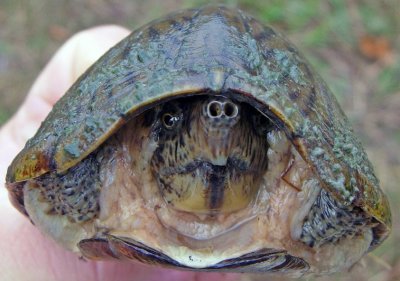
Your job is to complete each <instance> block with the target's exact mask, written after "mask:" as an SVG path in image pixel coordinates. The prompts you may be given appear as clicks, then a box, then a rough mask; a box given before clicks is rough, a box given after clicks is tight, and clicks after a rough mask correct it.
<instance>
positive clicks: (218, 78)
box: [6, 7, 391, 247]
mask: <svg viewBox="0 0 400 281" xmlns="http://www.w3.org/2000/svg"><path fill="white" fill-rule="evenodd" d="M204 92H207V93H208V94H209V95H218V94H220V93H226V92H232V93H235V95H236V98H237V99H242V100H244V101H246V102H249V103H250V104H251V105H253V106H254V107H255V108H257V109H258V110H259V111H261V112H263V113H265V114H266V115H267V116H268V117H269V118H270V119H271V120H273V121H274V122H275V123H276V124H277V126H280V127H281V128H282V129H283V130H284V131H285V133H286V135H287V138H288V139H289V140H290V141H291V142H292V143H293V145H294V146H295V147H296V148H297V150H298V152H299V153H300V155H301V157H302V158H303V159H304V160H305V161H306V162H307V163H308V165H309V166H310V167H311V169H312V170H313V171H314V172H315V174H316V175H318V177H319V179H320V181H321V184H322V186H323V188H324V189H325V190H326V191H327V192H328V193H330V194H331V195H333V196H334V197H335V198H336V199H337V200H339V201H340V202H341V203H342V204H344V205H352V206H357V207H359V208H361V209H362V210H364V212H365V213H366V214H367V215H368V216H369V217H372V218H373V219H374V220H375V221H376V226H375V227H374V229H373V232H374V241H373V243H372V246H371V247H374V246H375V245H378V244H379V243H380V242H381V241H383V240H384V239H385V238H386V237H387V235H388V233H389V230H390V227H391V214H390V209H389V205H388V201H387V198H386V196H385V195H384V194H383V192H382V190H381V189H380V188H379V183H378V180H377V178H376V177H375V175H374V171H373V168H372V165H371V163H370V162H369V160H368V158H367V155H366V153H365V151H364V149H363V147H362V146H361V144H360V141H359V140H358V139H357V137H356V136H355V135H354V132H353V130H352V128H351V126H350V124H349V121H348V119H347V118H346V117H345V115H344V114H343V112H342V110H341V109H340V107H339V105H338V103H337V101H336V99H335V97H334V96H333V95H332V93H331V92H330V91H329V89H328V88H327V86H326V85H325V83H324V82H323V81H322V80H321V78H320V77H319V76H318V75H317V74H316V73H315V72H314V71H313V70H312V69H311V67H310V65H309V64H308V63H307V61H306V60H305V59H304V57H303V56H302V55H301V54H300V53H299V52H298V51H297V49H296V48H295V47H294V46H293V45H292V44H291V43H290V42H289V41H288V40H287V39H286V38H285V37H283V36H282V35H281V34H280V33H279V32H277V31H276V30H274V29H273V28H271V27H268V26H264V25H262V24H261V23H260V22H258V21H256V20H254V19H253V18H251V17H249V16H247V15H246V14H244V13H243V12H241V11H240V10H231V9H228V8H225V7H205V8H202V9H195V10H186V11H182V12H178V13H175V14H173V15H170V16H168V17H166V18H164V19H161V20H158V21H155V22H152V23H150V24H148V25H146V26H144V27H142V28H140V29H138V30H136V31H134V32H133V33H132V34H130V35H129V36H128V37H127V38H125V39H124V40H122V41H121V42H120V43H118V44H117V45H116V46H115V47H113V48H112V49H110V50H109V51H108V52H107V53H106V54H105V55H103V56H102V57H101V58H100V59H99V60H98V61H97V62H96V63H95V64H94V65H93V66H92V67H91V68H90V69H88V70H87V71H86V72H85V73H84V74H83V75H82V76H81V77H80V78H79V80H78V81H76V82H75V83H74V85H73V86H72V87H71V88H70V89H69V90H68V92H67V93H66V94H65V96H63V97H62V98H61V99H60V101H59V102H57V104H56V105H55V106H54V108H53V110H52V111H51V113H50V114H49V115H48V117H47V118H46V120H45V121H44V122H43V123H42V125H41V127H40V129H39V130H38V132H37V133H36V135H35V136H34V137H33V138H32V139H30V140H29V141H28V142H27V144H26V146H25V148H24V149H23V150H22V151H21V152H20V153H19V154H18V156H17V157H16V158H15V159H14V161H13V162H12V164H11V166H10V167H9V169H8V173H7V178H6V182H7V185H8V188H9V190H10V191H11V199H12V201H13V202H14V205H16V206H17V207H18V208H19V209H20V210H21V211H23V212H24V205H23V198H22V197H23V194H22V193H23V192H22V190H21V188H22V183H23V182H25V181H27V180H28V179H31V178H36V177H39V176H40V175H42V174H44V173H47V172H49V171H54V170H56V171H58V172H62V171H66V170H67V169H69V168H71V167H73V166H75V165H76V164H77V163H79V162H80V161H81V160H82V159H84V158H85V157H86V156H88V155H89V154H90V153H91V152H92V151H94V150H95V149H96V148H98V147H99V146H100V145H101V144H102V143H103V142H104V141H105V140H107V139H108V138H109V137H110V136H111V135H112V134H113V133H115V132H116V131H117V130H118V129H119V128H120V127H121V126H123V125H124V124H125V123H126V122H127V121H128V120H129V119H131V118H133V117H134V116H136V115H138V114H140V113H142V112H143V111H145V110H146V109H148V108H149V107H152V106H154V105H156V104H158V103H162V102H165V101H166V100H169V99H173V98H177V97H184V96H189V95H196V94H199V93H204ZM19 183H21V184H19Z"/></svg>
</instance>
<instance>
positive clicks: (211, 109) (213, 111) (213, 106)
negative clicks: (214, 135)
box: [207, 101, 222, 118]
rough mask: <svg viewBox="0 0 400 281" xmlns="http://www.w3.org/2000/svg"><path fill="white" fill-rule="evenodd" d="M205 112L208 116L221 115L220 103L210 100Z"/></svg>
mask: <svg viewBox="0 0 400 281" xmlns="http://www.w3.org/2000/svg"><path fill="white" fill-rule="evenodd" d="M207 114H208V116H209V117H213V118H215V117H220V116H221V115H222V106H221V103H219V102H217V101H212V102H210V103H209V104H208V106H207Z"/></svg>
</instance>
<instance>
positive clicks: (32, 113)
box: [0, 26, 237, 281]
mask: <svg viewBox="0 0 400 281" xmlns="http://www.w3.org/2000/svg"><path fill="white" fill-rule="evenodd" d="M126 35H128V30H126V29H124V28H121V27H117V26H103V27H97V28H93V29H90V30H87V31H83V32H80V33H78V34H77V35H75V36H73V37H72V38H71V39H70V40H69V41H68V42H67V43H66V44H65V45H64V46H63V47H62V48H61V49H60V50H59V51H58V52H57V54H56V55H55V56H54V57H53V59H52V60H51V61H50V62H49V64H48V65H47V66H46V67H45V69H44V70H43V71H42V73H41V74H40V75H39V77H38V79H37V80H36V82H35V83H34V84H33V86H32V88H31V90H30V92H29V94H28V96H27V98H26V100H25V102H24V103H23V104H22V106H21V107H20V108H19V110H18V112H17V113H16V114H15V115H14V116H13V117H12V118H11V119H10V120H9V121H8V122H7V123H6V124H5V125H4V126H3V127H2V128H1V129H0V151H1V152H0V153H1V154H0V179H2V180H3V181H4V179H5V175H6V170H7V166H8V165H9V164H10V163H11V161H12V159H13V158H14V157H15V156H16V154H17V153H18V152H19V151H20V150H21V149H22V148H23V146H24V144H25V142H26V141H27V140H28V138H30V137H32V136H33V134H34V133H35V132H36V130H37V129H38V128H39V125H40V122H41V121H42V120H43V119H44V118H45V117H46V115H47V114H48V113H49V112H50V110H51V108H52V106H53V105H54V103H55V102H56V101H57V100H58V99H59V98H60V97H61V96H62V95H63V94H64V93H65V92H66V91H67V89H68V88H69V87H70V86H71V84H72V83H73V82H74V81H75V80H76V79H77V78H78V77H79V75H80V74H82V73H83V72H84V71H85V70H86V69H87V68H88V67H89V66H90V65H91V64H92V63H93V62H94V61H95V60H96V59H97V58H98V57H99V56H100V55H102V54H103V53H104V52H105V51H106V50H108V49H109V48H110V47H111V46H112V45H114V44H115V43H117V42H118V41H119V40H121V39H122V38H123V37H125V36H126ZM0 252H1V254H0V280H1V281H3V280H19V281H25V280H29V281H35V280H40V281H46V280H52V281H54V280H60V281H61V280H68V281H69V280H76V281H78V280H84V281H92V280H93V281H97V280H118V281H124V280H165V281H168V280H174V281H175V280H176V281H179V280H182V281H183V280H184V281H190V280H199V281H200V280H207V281H214V280H221V281H225V280H226V281H227V280H235V279H236V277H237V276H236V275H230V274H222V273H195V272H183V271H175V270H168V269H162V268H157V267H151V266H147V265H143V264H139V263H132V262H131V263H127V262H113V261H107V262H94V261H83V260H81V259H79V257H78V256H77V255H75V254H73V253H71V252H68V251H67V250H65V249H63V248H61V247H60V246H58V245H57V244H56V243H55V242H54V241H53V240H51V239H50V238H48V237H45V236H44V235H43V234H41V233H40V231H39V230H38V229H37V228H35V227H34V226H33V225H32V224H31V223H30V221H29V220H28V219H27V218H26V217H24V216H23V215H21V214H20V213H19V212H18V211H17V210H16V209H15V208H14V207H13V206H12V205H11V203H10V202H9V200H8V194H7V190H6V189H5V188H4V187H0Z"/></svg>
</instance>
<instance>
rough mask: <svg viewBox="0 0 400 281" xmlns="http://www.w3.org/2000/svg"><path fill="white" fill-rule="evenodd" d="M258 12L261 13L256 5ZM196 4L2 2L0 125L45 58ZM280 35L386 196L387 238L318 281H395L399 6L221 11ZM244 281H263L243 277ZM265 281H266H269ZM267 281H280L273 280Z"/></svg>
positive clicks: (305, 5) (169, 0)
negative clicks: (359, 145) (66, 45)
mask: <svg viewBox="0 0 400 281" xmlns="http://www.w3.org/2000/svg"><path fill="white" fill-rule="evenodd" d="M260 2H262V3H260ZM204 3H206V2H205V1H195V0H192V1H190V0H164V1H161V0H160V1H156V0H146V1H145V0H137V1H128V0H125V1H123V0H117V1H109V0H96V1H95V0H85V1H80V0H57V1H53V0H31V1H25V0H1V1H0V125H1V124H2V123H4V122H5V121H6V120H7V119H8V118H9V117H10V116H11V115H12V114H13V113H14V112H15V110H16V109H17V108H18V106H19V105H20V104H21V102H22V101H23V99H24V97H25V95H26V93H27V92H28V90H29V88H30V86H31V84H32V83H33V81H34V79H35V77H36V76H37V75H38V73H39V72H40V70H41V69H42V68H43V67H44V65H45V64H46V62H47V61H48V60H49V59H50V58H51V56H52V54H54V52H55V51H56V50H57V49H58V48H59V47H60V46H61V45H62V44H63V42H65V40H67V39H68V38H69V37H70V36H71V35H73V34H74V33H75V32H77V31H79V30H82V29H85V28H89V27H93V26H95V25H100V24H109V23H113V24H119V25H123V26H126V27H128V28H131V29H134V28H136V27H138V26H140V25H142V24H144V23H146V22H147V21H149V20H151V19H154V18H157V17H159V16H160V15H163V14H165V13H168V12H170V11H173V10H176V9H181V8H186V7H194V6H198V5H201V4H204ZM222 3H225V4H227V5H230V6H238V7H241V8H242V9H244V10H246V11H248V12H250V13H252V14H253V15H255V16H256V17H257V18H259V19H260V20H262V21H264V22H265V23H269V24H272V25H274V26H276V27H278V28H279V29H280V30H282V31H284V32H286V33H287V34H288V35H289V37H290V39H291V40H292V41H293V42H294V43H295V44H296V45H297V46H299V48H300V49H302V51H303V52H304V53H305V55H306V56H307V58H308V59H309V60H310V62H311V63H312V64H313V65H314V67H315V68H316V69H317V70H318V72H319V73H320V74H321V76H322V77H323V78H324V79H325V80H326V81H327V83H328V85H329V86H330V87H331V89H332V90H333V92H334V93H335V95H336V96H337V98H338V100H339V102H340V103H341V105H342V106H343V109H344V111H345V112H346V113H347V115H348V116H349V118H350V120H351V122H352V124H353V126H354V128H355V131H356V133H357V134H358V136H359V137H360V138H361V140H362V142H363V144H364V145H365V147H366V149H367V152H368V155H369V157H370V160H371V162H372V163H373V164H374V167H375V169H376V173H377V175H378V177H379V178H380V181H381V186H382V188H383V189H384V190H385V191H386V193H387V194H388V195H389V199H390V203H391V206H392V210H393V232H392V234H391V236H390V238H389V239H388V240H387V241H386V242H385V243H384V244H383V245H382V246H381V247H379V248H378V249H377V250H376V251H374V252H373V253H370V254H369V255H368V256H366V257H365V258H364V259H363V261H362V263H360V265H357V266H356V267H355V268H354V269H352V270H351V272H346V273H342V274H337V275H334V276H330V277H322V278H319V279H318V280H328V281H329V280H348V281H350V280H351V281H361V280H370V281H389V280H392V281H395V280H400V247H399V244H400V221H399V212H398V209H397V205H398V204H399V202H400V189H399V182H400V83H399V79H400V57H399V56H400V36H399V34H400V5H399V2H398V0H385V1H375V0H331V1H318V0H305V1H289V0H287V1H278V0H268V1H251V0H243V1H240V0H237V1H233V0H231V1H224V2H222ZM242 277H243V280H269V279H268V278H267V277H265V276H257V275H256V276H250V275H243V276H242ZM271 280H272V279H271ZM273 280H286V279H284V278H282V279H279V278H273Z"/></svg>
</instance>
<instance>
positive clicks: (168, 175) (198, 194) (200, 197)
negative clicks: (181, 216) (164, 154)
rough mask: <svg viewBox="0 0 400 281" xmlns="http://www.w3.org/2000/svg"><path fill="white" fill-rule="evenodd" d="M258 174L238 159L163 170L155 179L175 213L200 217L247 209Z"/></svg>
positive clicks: (201, 162) (200, 162) (191, 163)
mask: <svg viewBox="0 0 400 281" xmlns="http://www.w3.org/2000/svg"><path fill="white" fill-rule="evenodd" d="M260 177H261V175H260V172H259V171H258V170H254V169H252V168H251V167H250V166H249V164H248V163H247V162H245V161H243V160H241V159H237V158H235V157H228V158H227V160H226V163H225V165H217V164H214V163H213V162H212V161H210V160H194V161H192V162H190V163H188V164H186V165H183V166H178V167H163V168H162V169H160V170H159V173H158V174H157V175H156V178H157V180H158V186H159V189H160V191H161V194H162V196H163V198H164V199H165V201H166V202H167V203H168V204H169V205H172V206H173V207H174V208H175V209H178V210H182V211H186V212H191V213H200V214H204V213H207V214H215V213H219V212H222V213H226V212H232V211H236V210H239V209H242V208H244V207H246V206H247V205H248V204H249V203H250V202H251V200H252V198H253V197H254V196H253V195H254V193H255V192H256V189H257V188H256V187H257V186H258V184H257V183H256V182H257V181H258V179H259V178H260Z"/></svg>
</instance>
